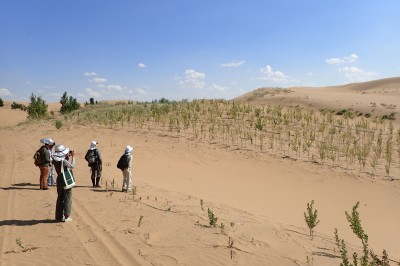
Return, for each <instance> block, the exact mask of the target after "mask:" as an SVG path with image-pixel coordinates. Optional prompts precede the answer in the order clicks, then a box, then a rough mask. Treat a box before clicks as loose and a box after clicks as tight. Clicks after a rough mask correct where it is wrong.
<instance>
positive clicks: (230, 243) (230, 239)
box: [228, 237, 235, 259]
mask: <svg viewBox="0 0 400 266" xmlns="http://www.w3.org/2000/svg"><path fill="white" fill-rule="evenodd" d="M228 248H229V249H230V251H231V259H233V255H234V254H235V253H234V252H233V239H232V238H231V237H229V239H228Z"/></svg>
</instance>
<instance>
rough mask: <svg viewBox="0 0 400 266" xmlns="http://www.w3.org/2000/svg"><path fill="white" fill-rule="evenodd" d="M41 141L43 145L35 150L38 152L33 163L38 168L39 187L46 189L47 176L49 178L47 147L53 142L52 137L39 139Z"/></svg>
mask: <svg viewBox="0 0 400 266" xmlns="http://www.w3.org/2000/svg"><path fill="white" fill-rule="evenodd" d="M40 142H41V143H43V144H44V145H43V146H42V147H40V149H39V150H38V151H37V152H39V154H38V156H37V157H38V158H37V159H35V165H37V166H38V167H39V169H40V177H39V183H40V189H41V190H47V189H49V188H48V178H49V170H50V153H49V149H50V147H51V145H52V144H53V143H54V141H53V140H52V139H41V140H40Z"/></svg>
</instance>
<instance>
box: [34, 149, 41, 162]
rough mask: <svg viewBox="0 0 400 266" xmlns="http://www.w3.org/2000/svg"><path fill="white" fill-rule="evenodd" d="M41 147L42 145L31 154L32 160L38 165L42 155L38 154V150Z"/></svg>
mask: <svg viewBox="0 0 400 266" xmlns="http://www.w3.org/2000/svg"><path fill="white" fill-rule="evenodd" d="M41 149H42V147H40V148H39V149H38V150H37V151H36V152H35V154H34V155H33V160H34V164H35V165H36V166H40V165H41V164H42V156H41V154H40V150H41Z"/></svg>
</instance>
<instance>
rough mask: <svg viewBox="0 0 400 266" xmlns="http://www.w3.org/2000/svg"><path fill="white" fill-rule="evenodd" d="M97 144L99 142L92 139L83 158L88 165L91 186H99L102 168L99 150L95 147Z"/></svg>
mask: <svg viewBox="0 0 400 266" xmlns="http://www.w3.org/2000/svg"><path fill="white" fill-rule="evenodd" d="M97 144H99V143H98V142H97V141H92V142H91V143H90V147H89V150H88V151H87V152H86V155H85V160H86V161H87V162H88V166H89V167H90V171H91V179H92V185H93V187H101V186H100V178H101V172H102V169H103V161H102V159H101V153H100V150H99V149H98V148H97Z"/></svg>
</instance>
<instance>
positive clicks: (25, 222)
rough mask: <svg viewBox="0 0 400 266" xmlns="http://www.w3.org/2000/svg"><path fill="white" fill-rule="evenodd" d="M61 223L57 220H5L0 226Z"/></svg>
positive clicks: (0, 222)
mask: <svg viewBox="0 0 400 266" xmlns="http://www.w3.org/2000/svg"><path fill="white" fill-rule="evenodd" d="M52 223H59V222H58V221H56V220H51V219H45V220H4V221H0V226H6V225H9V226H31V225H35V224H52Z"/></svg>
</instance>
